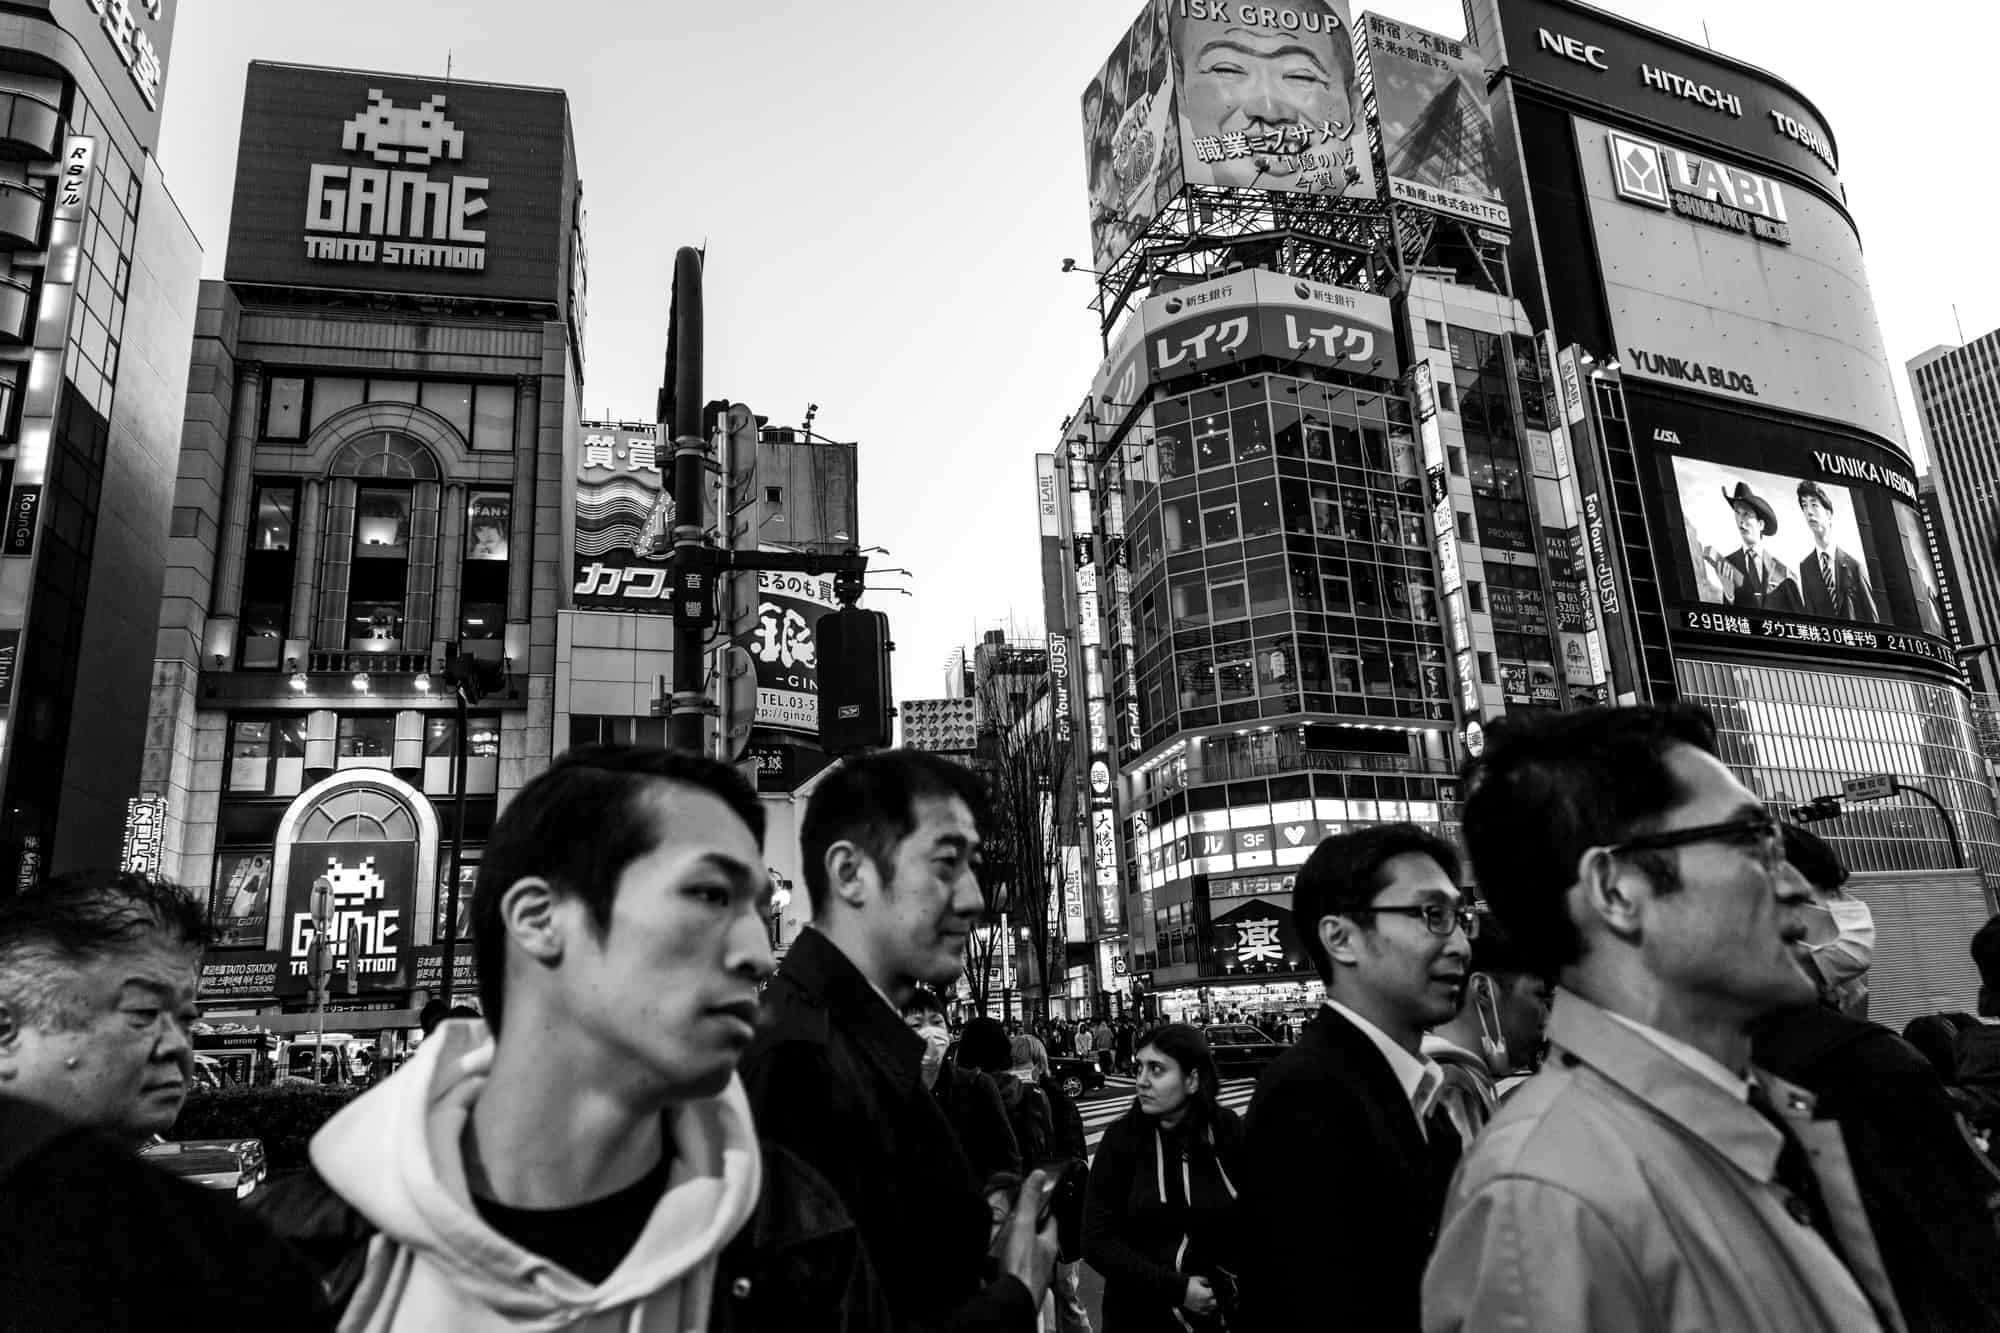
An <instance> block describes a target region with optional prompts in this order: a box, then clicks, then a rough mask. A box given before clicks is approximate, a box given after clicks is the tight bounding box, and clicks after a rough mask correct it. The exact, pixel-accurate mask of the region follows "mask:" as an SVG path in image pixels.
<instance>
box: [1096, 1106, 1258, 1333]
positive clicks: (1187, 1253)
mask: <svg viewBox="0 0 2000 1333" xmlns="http://www.w3.org/2000/svg"><path fill="white" fill-rule="evenodd" d="M1242 1154H1243V1122H1242V1121H1241V1120H1240V1119H1238V1118H1237V1115H1236V1113H1235V1112H1234V1111H1231V1110H1229V1109H1228V1108H1227V1107H1218V1108H1216V1114H1215V1121H1214V1128H1213V1130H1212V1132H1209V1133H1204V1132H1201V1131H1199V1130H1198V1129H1197V1128H1196V1127H1195V1125H1194V1121H1193V1119H1192V1117H1190V1118H1189V1119H1188V1120H1184V1121H1182V1122H1181V1124H1180V1125H1179V1126H1178V1127H1176V1128H1174V1129H1167V1128H1164V1127H1162V1126H1161V1124H1160V1122H1159V1121H1158V1119H1157V1118H1155V1117H1153V1116H1148V1115H1146V1114H1144V1113H1142V1112H1140V1111H1138V1110H1137V1109H1134V1110H1133V1111H1130V1112H1128V1113H1127V1114H1126V1115H1125V1116H1123V1117H1122V1118H1121V1119H1118V1120H1115V1121H1113V1122H1112V1123H1111V1124H1110V1125H1109V1126H1108V1127H1107V1128H1106V1129H1105V1131H1104V1137H1103V1139H1102V1140H1100V1141H1099V1143H1098V1145H1097V1160H1096V1161H1095V1162H1094V1163H1093V1164H1092V1165H1091V1171H1090V1189H1089V1193H1088V1194H1087V1195H1086V1196H1085V1199H1084V1205H1083V1257H1084V1259H1085V1261H1086V1262H1088V1263H1089V1264H1090V1266H1091V1267H1092V1268H1094V1269H1096V1270H1097V1272H1098V1273H1099V1274H1101V1275H1102V1276H1103V1278H1104V1328H1103V1333H1154V1331H1155V1330H1158V1331H1159V1333H1184V1331H1185V1329H1186V1328H1188V1327H1189V1326H1190V1325H1193V1326H1194V1327H1197V1328H1200V1327H1203V1325H1202V1323H1201V1321H1200V1320H1198V1319H1195V1318H1193V1317H1192V1316H1188V1315H1187V1314H1186V1312H1185V1311H1181V1302H1182V1301H1183V1300H1184V1299H1185V1298H1186V1296H1187V1284H1188V1279H1189V1278H1190V1277H1196V1276H1200V1277H1207V1278H1210V1279H1211V1285H1213V1279H1214V1277H1215V1275H1216V1273H1217V1271H1218V1270H1226V1271H1228V1272H1229V1273H1232V1274H1234V1273H1236V1272H1238V1271H1239V1252H1238V1243H1239V1238H1240V1236H1241V1214H1240V1209H1239V1206H1238V1203H1237V1198H1236V1190H1237V1182H1238V1181H1239V1180H1241V1179H1242V1175H1243V1157H1242ZM1176 1311H1180V1314H1181V1317H1179V1318H1177V1317H1176V1313H1175V1312H1176ZM1183 1319H1185V1320H1186V1322H1183ZM1215 1326H1216V1325H1215V1324H1214V1323H1212V1322H1211V1323H1209V1324H1208V1325H1207V1327H1211V1328H1212V1327H1215Z"/></svg>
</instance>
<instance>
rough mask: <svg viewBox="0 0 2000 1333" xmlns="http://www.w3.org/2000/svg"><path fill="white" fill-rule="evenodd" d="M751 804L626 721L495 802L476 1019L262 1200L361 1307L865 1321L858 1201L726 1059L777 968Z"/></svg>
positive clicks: (402, 1314) (382, 1324)
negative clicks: (852, 1209)
mask: <svg viewBox="0 0 2000 1333" xmlns="http://www.w3.org/2000/svg"><path fill="white" fill-rule="evenodd" d="M763 828H764V813H763V808H762V807H761V806H760V805H759V804H758V801H757V797H756V794H755V793H754V792H752V791H751V790H750V788H749V786H748V785H747V784H746V783H745V782H744V781H743V779H742V777H741V776H739V775H738V774H737V772H736V771H735V770H734V769H733V768H730V767H728V766H727V765H724V764H720V763H717V762H716V761H714V760H711V759H705V758H701V757H698V756H691V755H684V754H677V753H674V752H671V751H666V750H656V749H648V748H643V747H634V746H617V745H601V746H583V747H579V748H577V749H573V750H570V751H568V752H567V753H565V754H563V755H562V756H560V757H559V758H558V759H557V760H556V761H555V763H554V764H553V765H551V766H550V767H549V769H548V770H547V771H546V772H544V773H542V774H541V775H540V776H539V777H537V778H535V779H534V780H533V781H531V782H530V783H529V784H528V785H527V786H526V787H524V788H523V789H522V790H521V792H520V793H519V794H518V795H517V796H515V797H514V799H513V801H512V802H511V803H510V804H509V805H508V806H507V808H506V809H505V810H503V811H502V812H501V814H500V818H499V819H498V820H497V821H496V822H495V824H494V826H493V831H492V833H491V834H490V835H489V836H488V839H487V845H486V853H485V856H484V857H483V858H482V860H481V863H480V867H479V876H478V880H477V882H476V884H475V886H474V888H473V920H474V922H475V923H476V924H475V927H474V947H475V949H476V953H477V957H478V959H479V989H480V1000H481V1003H482V1007H483V1008H484V1010H485V1021H484V1022H483V1023H482V1022H479V1021H476V1020H466V1019H446V1020H445V1021H444V1022H443V1023H442V1024H440V1025H439V1027H438V1028H437V1031H436V1032H435V1034H434V1035H432V1036H431V1038H430V1039H429V1040H427V1041H425V1042H424V1044H423V1045H422V1046H421V1047H420V1048H419V1050H418V1052H417V1055H416V1056H415V1058H413V1059H412V1060H411V1061H410V1062H409V1063H408V1064H406V1065H405V1066H404V1067H403V1068H402V1069H401V1070H400V1071H398V1072H397V1073H396V1074H394V1075H392V1076H391V1077H390V1078H388V1079H387V1080H385V1081H384V1082H383V1083H382V1084H381V1085H380V1086H379V1087H377V1088H375V1089H373V1090H371V1091H370V1092H368V1093H366V1094H365V1095H363V1096H361V1097H359V1098H357V1099H356V1100H355V1101H354V1102H353V1103H351V1104H350V1105H349V1106H348V1107H347V1108H346V1109H345V1110H343V1111H341V1112H340V1113H339V1114H338V1115H336V1116H335V1117H334V1118H333V1119H332V1121H330V1122H329V1123H328V1124H327V1126H326V1127H325V1128H324V1129H322V1130H321V1131H320V1132H319V1133H318V1134H317V1135H315V1136H314V1138H313V1141H312V1148H311V1152H312V1164H313V1168H314V1171H315V1172H316V1175H308V1176H305V1177H302V1178H300V1180H299V1181H297V1182H295V1183H293V1184H292V1187H291V1188H290V1189H287V1188H286V1187H280V1190H279V1191H277V1192H276V1194H277V1197H275V1198H274V1199H273V1200H272V1204H271V1211H272V1215H273V1217H274V1218H275V1219H277V1220H278V1221H279V1225H280V1230H281V1231H284V1232H285V1233H286V1234H288V1235H290V1236H292V1237H294V1238H295V1240H296V1242H297V1243H298V1244H299V1245H300V1247H301V1248H302V1249H303V1250H305V1251H306V1252H307V1253H308V1254H310V1255H312V1256H313V1257H314V1258H315V1260H316V1261H317V1262H318V1263H319V1264H320V1267H321V1269H322V1272H323V1274H324V1275H325V1277H326V1280H327V1283H328V1286H329V1289H330V1291H331V1293H332V1295H333V1297H334V1299H335V1302H336V1304H337V1305H339V1306H341V1307H344V1309H345V1314H344V1320H343V1322H344V1325H345V1326H346V1327H351V1328H364V1327H365V1328H368V1329H371V1330H382V1331H383V1333H399V1331H401V1330H411V1331H412V1333H414V1330H419V1329H444V1328H450V1329H467V1330H499V1329H512V1328H521V1329H529V1328H532V1329H538V1330H553V1329H590V1330H598V1329H603V1330H610V1329H613V1328H616V1329H625V1328H637V1327H642V1326H643V1327H646V1328H653V1327H659V1328H671V1329H677V1330H678V1329H704V1328H709V1327H711V1326H714V1327H727V1328H730V1329H733V1330H741V1329H746V1328H772V1329H793V1328H827V1329H843V1330H844V1329H850V1328H865V1327H873V1326H874V1324H873V1323H872V1322H871V1321H872V1320H874V1319H875V1318H876V1317H877V1314H878V1309H877V1306H876V1304H875V1302H876V1296H875V1293H874V1290H873V1284H872V1281H871V1279H870V1278H869V1275H868V1268H867V1260H866V1257H865V1252H864V1251H863V1250H862V1249H861V1248H860V1244H859V1240H858V1238H857V1236H856V1234H855V1231H854V1228H853V1225H852V1223H851V1222H849V1221H848V1219H847V1218H846V1216H845V1215H844V1213H843V1212H842V1211H841V1209H840V1205H839V1201H838V1200H837V1199H836V1198H834V1196H833V1195H832V1192H831V1191H830V1190H829V1189H828V1188H827V1186H826V1184H825V1182H823V1181H821V1180H820V1179H819V1178H818V1177H817V1176H815V1175H814V1174H813V1173H812V1172H811V1171H810V1170H809V1169H807V1168H806V1167H805V1166H804V1165H803V1164H801V1163H799V1162H797V1161H796V1160H795V1159H793V1158H792V1157H791V1156H790V1155H789V1154H787V1153H785V1152H783V1151H782V1150H776V1149H770V1148H768V1147H767V1146H760V1145H759V1142H758V1140H757V1136H756V1133H755V1129H754V1126H753V1125H752V1123H751V1117H750V1106H749V1101H748V1099H747V1098H746V1097H745V1096H744V1093H743V1088H742V1084H741V1082H740V1081H739V1080H738V1079H737V1077H736V1064H737V1061H738V1060H739V1059H740V1058H741V1056H742V1054H743V1052H744V1051H745V1050H746V1049H747V1048H748V1047H749V1045H750V1042H751V1039H752V1037H753V1036H754V1035H755V1032H756V1023H757V1018H758V997H757V988H758V986H759V984H760V983H761V982H762V981H763V980H764V979H765V978H766V977H768V976H769V975H770V971H771V944H770V935H769V921H768V916H769V912H770V903H771V883H770V876H769V873H768V872H767V871H766V870H765V868H764V856H763V850H762V846H761V843H762V837H763ZM329 1196H332V1197H329Z"/></svg>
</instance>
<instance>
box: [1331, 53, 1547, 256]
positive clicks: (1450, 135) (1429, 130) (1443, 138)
mask: <svg viewBox="0 0 2000 1333" xmlns="http://www.w3.org/2000/svg"><path fill="white" fill-rule="evenodd" d="M1362 21H1363V23H1365V24H1366V32H1367V37H1368V67H1369V77H1370V79H1371V84H1372V88H1373V91H1374V94H1375V111H1376V115H1377V117H1378V119H1379V121H1380V124H1381V127H1382V160H1383V163H1384V164H1385V165H1386V167H1387V169H1388V175H1389V197H1390V198H1391V199H1394V200H1396V201H1397V202H1399V203H1405V204H1414V205H1416V206H1417V207H1419V208H1427V209H1430V210H1431V211H1433V212H1437V213H1446V214H1449V215H1450V216H1452V217H1456V218H1463V219H1465V220H1466V221H1468V222H1476V223H1479V224H1480V225H1481V226H1485V227H1497V228H1507V227H1510V226H1511V225H1512V224H1511V222H1510V219H1509V217H1508V213H1507V205H1506V204H1504V203H1502V202H1501V199H1500V147H1499V141H1498V140H1497V139H1496V138H1495V137H1494V134H1493V112H1492V110H1491V109H1490V108H1489V107H1488V106H1487V103H1486V70H1485V64H1484V62H1483V61H1481V60H1480V58H1479V51H1478V48H1476V47H1473V46H1469V45H1467V44H1466V43H1464V42H1460V41H1454V40H1452V39H1451V38H1449V37H1440V36H1439V35H1438V34H1436V33H1433V32H1426V31H1424V30H1423V29H1422V28H1415V27H1411V26H1410V25H1409V24H1407V23H1401V22H1398V21H1396V20H1395V19H1386V18H1383V17H1382V16H1381V15H1380V14H1366V15H1363V16H1362Z"/></svg>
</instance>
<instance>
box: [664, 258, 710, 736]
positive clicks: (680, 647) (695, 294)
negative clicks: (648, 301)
mask: <svg viewBox="0 0 2000 1333" xmlns="http://www.w3.org/2000/svg"><path fill="white" fill-rule="evenodd" d="M668 320H669V324H668V329H667V368H666V378H665V382H664V383H663V384H662V385H661V387H660V403H659V412H658V416H659V421H660V429H661V431H662V433H663V434H666V435H667V437H668V440H671V441H672V443H673V458H674V565H673V571H672V578H673V581H674V598H675V612H674V677H673V680H674V688H673V697H672V701H671V711H670V715H669V718H668V722H667V739H668V743H669V744H670V745H672V746H673V747H674V748H675V749H677V750H684V751H686V752H688V753H689V754H699V753H700V752H701V748H702V745H701V743H702V736H701V733H702V718H703V717H704V716H705V714H706V712H707V705H708V691H707V690H706V689H704V688H703V682H704V674H705V673H704V672H703V670H702V668H703V666H704V664H705V663H706V661H707V657H708V654H707V646H708V645H707V628H708V627H707V626H706V625H704V624H701V623H699V621H698V620H696V619H695V618H693V617H690V616H688V615H686V614H684V613H683V612H682V609H681V600H682V599H683V597H684V596H685V594H686V592H687V590H688V588H689V581H690V580H691V579H692V580H699V579H702V578H704V577H707V578H710V579H712V578H713V577H714V575H713V573H712V572H709V571H707V570H704V568H703V565H704V561H705V557H706V556H707V555H708V554H709V553H708V552H705V551H704V549H703V540H702V521H701V520H702V503H701V496H702V489H703V486H704V485H705V484H706V482H707V480H708V441H707V440H706V439H705V438H703V435H702V429H701V407H702V403H701V322H702V321H701V252H700V251H698V250H696V249H694V248H693V247H692V246H685V245H684V246H682V247H681V248H680V251H679V253H677V254H676V255H675V256H674V297H673V309H672V313H671V314H670V315H669V316H668ZM662 443H666V441H662ZM703 595H705V596H707V597H708V598H710V599H711V602H712V599H713V596H714V592H713V589H712V588H710V589H704V590H703Z"/></svg>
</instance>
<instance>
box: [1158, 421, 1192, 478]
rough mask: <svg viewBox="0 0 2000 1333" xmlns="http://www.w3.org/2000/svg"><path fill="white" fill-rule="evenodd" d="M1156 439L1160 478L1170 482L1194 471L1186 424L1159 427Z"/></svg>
mask: <svg viewBox="0 0 2000 1333" xmlns="http://www.w3.org/2000/svg"><path fill="white" fill-rule="evenodd" d="M1156 439H1157V441H1158V444H1159V448H1160V477H1161V479H1162V480H1165V481H1172V480H1173V479H1174V478H1175V477H1185V476H1187V475H1188V474H1189V473H1191V472H1193V471H1194V446H1193V445H1192V444H1191V443H1190V442H1189V436H1188V428H1187V423H1186V422H1181V423H1179V424H1177V425H1172V426H1163V427H1160V429H1159V432H1158V434H1157V436H1156Z"/></svg>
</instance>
